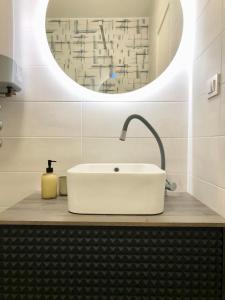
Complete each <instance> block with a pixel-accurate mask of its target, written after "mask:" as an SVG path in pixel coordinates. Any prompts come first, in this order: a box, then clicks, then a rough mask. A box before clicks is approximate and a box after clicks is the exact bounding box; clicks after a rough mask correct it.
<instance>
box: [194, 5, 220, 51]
mask: <svg viewBox="0 0 225 300" xmlns="http://www.w3.org/2000/svg"><path fill="white" fill-rule="evenodd" d="M198 1H200V2H201V1H202V0H198ZM222 8H223V0H209V1H208V2H207V4H206V7H205V9H204V11H203V13H202V14H201V15H200V17H199V18H198V20H197V24H196V29H197V32H196V47H195V57H198V56H199V55H200V54H201V53H202V52H203V51H204V50H206V49H207V47H208V46H209V45H210V43H211V42H212V41H213V40H214V39H215V38H216V37H217V36H218V35H219V34H220V33H221V30H222V24H223V21H222V20H223V18H222Z"/></svg>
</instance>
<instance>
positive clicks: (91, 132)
mask: <svg viewBox="0 0 225 300" xmlns="http://www.w3.org/2000/svg"><path fill="white" fill-rule="evenodd" d="M2 1H3V0H0V8H1V9H3V8H5V7H4V6H3V5H2ZM46 4H47V0H43V1H41V2H40V1H36V0H17V1H14V10H15V11H14V14H15V29H16V32H15V42H16V46H17V47H16V49H15V55H16V57H17V59H18V61H19V62H20V63H21V65H22V67H23V75H24V86H23V91H22V93H19V94H18V95H17V96H16V97H13V98H12V99H7V100H0V104H1V105H2V109H1V110H0V120H3V130H2V131H1V132H0V138H1V137H3V146H2V147H1V148H0V210H3V209H5V208H6V207H8V206H10V205H12V204H14V203H16V202H17V201H18V200H20V199H22V198H23V197H25V196H27V195H28V194H31V193H33V192H34V191H38V190H39V189H40V176H41V172H43V171H45V167H46V162H47V160H48V159H56V160H57V164H56V169H55V170H56V172H57V173H58V174H65V171H66V169H68V168H70V167H71V166H73V165H75V164H78V163H81V162H110V161H111V162H155V163H158V164H159V162H160V160H159V152H158V149H157V145H156V142H155V141H154V140H153V138H151V136H150V134H149V132H148V131H147V129H146V128H145V127H144V125H143V124H141V123H140V122H138V121H133V122H132V124H130V128H129V133H128V136H129V138H128V139H127V141H126V142H124V143H122V142H120V141H119V140H118V136H119V134H120V131H121V128H122V125H123V122H124V121H125V119H126V117H128V115H130V114H131V113H139V114H141V115H143V116H144V117H146V118H147V119H148V120H149V121H150V122H151V123H152V124H153V125H154V126H155V127H156V129H157V130H158V132H159V134H160V136H161V137H163V142H164V144H165V149H166V157H167V166H168V168H167V173H168V178H169V179H171V180H174V181H175V182H177V184H178V190H179V191H185V190H186V181H187V176H186V172H187V118H188V116H187V114H188V97H189V94H188V93H189V90H188V87H189V84H188V79H189V78H188V73H187V70H186V68H185V64H183V65H182V64H181V65H180V68H178V69H176V70H173V71H171V73H170V74H169V76H168V80H166V81H162V83H161V84H160V85H159V86H157V85H153V86H152V89H149V92H143V95H142V97H140V93H139V94H138V93H133V94H130V95H129V97H128V96H127V95H126V96H123V95H122V96H119V97H118V98H115V97H111V96H109V95H107V96H106V95H104V94H102V95H100V94H98V93H94V92H93V93H90V92H87V91H86V90H85V89H83V88H80V87H78V86H77V85H76V84H75V83H73V82H71V81H70V79H68V78H66V77H65V76H64V75H63V73H62V72H61V71H60V70H59V69H58V67H57V65H56V64H55V63H54V62H53V60H52V59H50V56H49V52H48V51H47V50H48V49H47V48H46V47H45V46H46V45H45V37H43V34H42V33H43V31H42V30H39V28H38V26H39V25H38V24H40V19H41V18H40V16H42V17H43V18H44V10H43V7H45V6H46ZM0 11H1V10H0ZM40 26H43V24H41V25H40ZM9 29H10V30H11V28H9V27H8V30H9ZM1 32H2V31H0V40H1ZM0 50H1V45H0ZM137 95H139V97H137Z"/></svg>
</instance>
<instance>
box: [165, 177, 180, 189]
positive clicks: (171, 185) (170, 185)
mask: <svg viewBox="0 0 225 300" xmlns="http://www.w3.org/2000/svg"><path fill="white" fill-rule="evenodd" d="M176 189H177V184H176V183H175V182H170V181H169V180H168V179H166V190H168V191H172V192H174V191H175V190H176Z"/></svg>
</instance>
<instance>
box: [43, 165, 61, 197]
mask: <svg viewBox="0 0 225 300" xmlns="http://www.w3.org/2000/svg"><path fill="white" fill-rule="evenodd" d="M53 162H56V161H55V160H48V168H46V173H45V174H43V175H42V176H41V197H42V199H55V198H56V197H57V176H56V175H55V174H54V170H53V168H52V163H53Z"/></svg>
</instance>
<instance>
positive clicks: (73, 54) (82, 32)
mask: <svg viewBox="0 0 225 300" xmlns="http://www.w3.org/2000/svg"><path fill="white" fill-rule="evenodd" d="M116 1H117V0H116ZM116 1H114V2H113V5H112V4H111V3H112V2H111V1H102V0H91V2H90V0H85V2H84V1H81V0H77V1H71V0H66V1H63V6H62V1H61V0H50V1H49V6H48V10H47V18H46V31H47V36H48V42H49V46H50V49H51V52H52V54H53V56H54V58H55V59H56V61H57V62H58V64H59V66H60V67H61V68H62V70H63V71H64V72H65V73H66V74H67V75H68V76H69V77H70V78H71V79H73V80H74V81H75V82H77V83H78V84H80V85H82V86H84V87H86V88H88V89H91V90H94V91H97V92H103V93H112V94H115V93H125V92H130V91H133V90H137V89H139V88H141V87H144V86H146V85H148V84H149V82H152V81H153V80H155V79H156V78H157V77H158V76H160V75H161V74H162V73H163V72H164V71H165V69H166V68H167V67H168V65H169V64H170V63H171V61H172V60H173V58H174V56H175V54H176V52H177V49H178V47H179V44H180V40H181V35H182V29H183V19H182V9H181V5H180V1H179V0H151V1H149V0H141V1H140V0H139V1H138V3H137V0H129V4H130V5H129V6H128V3H126V2H127V1H128V0H127V1H123V2H122V3H123V5H121V1H119V2H118V3H117V2H116ZM86 2H88V3H86ZM84 4H85V5H84ZM86 4H87V5H86ZM91 5H94V6H93V7H91ZM87 7H89V9H87ZM125 7H126V9H124V8H125ZM129 7H130V8H129ZM110 16H111V17H110Z"/></svg>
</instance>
